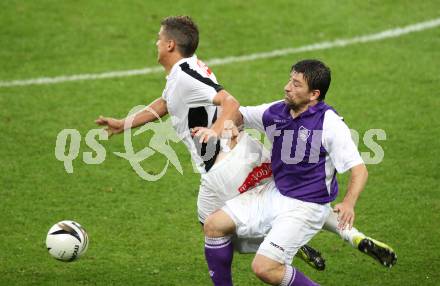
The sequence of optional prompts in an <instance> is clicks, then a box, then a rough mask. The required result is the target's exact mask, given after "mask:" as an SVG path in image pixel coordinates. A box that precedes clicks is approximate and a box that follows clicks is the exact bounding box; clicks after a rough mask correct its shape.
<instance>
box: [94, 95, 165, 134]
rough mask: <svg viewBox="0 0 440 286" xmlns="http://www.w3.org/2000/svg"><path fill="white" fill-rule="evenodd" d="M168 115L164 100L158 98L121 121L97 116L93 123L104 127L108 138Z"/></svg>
mask: <svg viewBox="0 0 440 286" xmlns="http://www.w3.org/2000/svg"><path fill="white" fill-rule="evenodd" d="M167 113H168V109H167V103H166V101H165V100H164V99H162V98H158V99H156V100H155V101H153V102H152V103H151V104H150V105H148V106H147V107H146V108H144V109H143V110H141V111H139V112H137V113H135V114H133V115H130V116H128V117H126V118H123V119H116V118H111V117H104V116H99V118H98V119H96V120H95V123H96V124H98V125H101V126H105V128H104V129H105V130H106V131H107V132H108V134H109V136H111V135H113V134H118V133H121V132H122V131H124V130H125V129H129V128H136V127H138V126H140V125H143V124H145V123H148V122H151V121H155V120H157V119H158V117H160V118H161V117H163V116H165V115H166V114H167Z"/></svg>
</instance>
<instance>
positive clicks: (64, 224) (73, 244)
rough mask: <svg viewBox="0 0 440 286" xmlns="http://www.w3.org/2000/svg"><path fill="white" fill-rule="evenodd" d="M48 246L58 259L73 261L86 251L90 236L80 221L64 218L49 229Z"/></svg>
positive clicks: (51, 253)
mask: <svg viewBox="0 0 440 286" xmlns="http://www.w3.org/2000/svg"><path fill="white" fill-rule="evenodd" d="M46 246H47V250H48V251H49V253H50V255H52V256H53V257H55V258H56V259H59V260H63V261H73V260H75V259H77V258H79V257H80V256H81V255H82V254H84V252H86V250H87V247H88V246H89V237H88V235H87V232H86V231H85V229H84V228H83V227H82V226H81V225H80V224H79V223H77V222H74V221H71V220H63V221H60V222H58V223H56V224H54V225H53V226H52V227H51V228H50V229H49V232H48V233H47V237H46Z"/></svg>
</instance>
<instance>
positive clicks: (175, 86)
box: [96, 16, 316, 263]
mask: <svg viewBox="0 0 440 286" xmlns="http://www.w3.org/2000/svg"><path fill="white" fill-rule="evenodd" d="M156 46H157V51H158V62H159V63H160V64H161V65H162V66H163V67H164V68H165V72H166V73H167V77H166V79H167V81H166V85H165V88H164V90H163V93H162V96H161V97H159V98H157V99H156V100H155V101H153V102H152V103H151V104H149V105H148V107H147V108H145V109H144V110H142V111H140V112H138V113H136V114H134V115H131V116H130V117H127V118H124V119H115V118H109V117H102V116H101V117H100V118H98V119H97V120H96V123H97V124H99V125H102V126H106V130H107V132H108V133H109V135H112V134H118V133H121V132H123V131H124V130H125V129H128V128H135V127H138V126H141V125H143V124H146V123H148V122H151V121H155V120H157V119H158V117H163V116H165V115H166V114H169V115H170V116H171V120H172V125H173V128H174V129H175V131H176V133H177V135H178V136H179V137H180V138H181V140H182V141H183V142H184V144H185V145H186V146H187V148H188V150H189V151H190V153H191V157H192V160H193V161H194V163H195V165H196V167H197V169H198V171H199V172H200V173H201V176H202V180H201V185H200V189H199V195H198V200H197V209H198V217H199V221H200V222H201V223H204V221H205V219H206V217H207V216H208V215H209V214H211V213H212V212H214V211H215V210H217V209H219V208H221V207H222V206H223V205H224V202H225V201H227V200H229V199H231V198H233V197H235V196H237V195H238V194H240V193H239V192H238V191H234V190H226V189H220V188H215V189H211V188H208V187H207V186H206V185H205V182H206V181H207V180H206V179H204V176H206V174H207V173H209V170H210V169H211V168H212V166H213V165H214V163H215V160H216V158H217V156H218V154H219V152H220V150H221V148H222V147H221V146H220V141H218V140H217V138H220V134H221V132H222V130H223V127H224V123H225V121H226V120H228V119H232V117H233V116H234V115H235V114H237V112H238V107H239V104H238V102H237V101H236V100H235V99H234V98H233V97H232V96H231V95H230V94H229V93H228V92H226V91H225V90H224V89H223V88H222V87H221V86H220V85H219V84H218V82H217V79H216V77H215V75H214V73H213V72H212V71H211V70H210V69H209V68H208V67H207V66H206V65H205V64H204V63H203V62H202V61H200V60H199V59H198V58H197V56H196V55H195V54H194V53H195V51H196V49H197V46H198V29H197V26H196V25H195V24H194V22H193V21H192V20H191V19H190V18H189V17H187V16H177V17H168V18H165V19H164V20H163V21H162V22H161V28H160V31H159V34H158V40H157V42H156ZM218 108H220V109H221V110H222V112H221V114H219V113H218V111H217V110H218ZM196 126H204V127H207V129H204V130H201V131H199V132H198V133H197V134H195V139H194V138H193V137H192V135H191V132H190V130H191V129H192V128H193V127H196ZM306 254H307V253H306ZM308 254H310V255H316V253H315V254H314V253H308ZM301 258H303V259H304V260H305V261H306V262H307V263H310V261H309V260H307V259H309V257H304V256H302V257H301Z"/></svg>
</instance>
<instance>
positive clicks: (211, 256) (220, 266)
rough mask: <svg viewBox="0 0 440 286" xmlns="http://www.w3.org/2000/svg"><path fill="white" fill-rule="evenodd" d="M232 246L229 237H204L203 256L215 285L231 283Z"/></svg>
mask: <svg viewBox="0 0 440 286" xmlns="http://www.w3.org/2000/svg"><path fill="white" fill-rule="evenodd" d="M233 254H234V248H233V247H232V242H231V237H230V236H226V237H205V258H206V262H207V263H208V268H209V276H211V280H212V282H213V283H214V285H215V286H230V285H232V275H231V265H232V256H233Z"/></svg>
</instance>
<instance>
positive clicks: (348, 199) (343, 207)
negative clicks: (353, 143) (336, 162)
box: [333, 164, 368, 229]
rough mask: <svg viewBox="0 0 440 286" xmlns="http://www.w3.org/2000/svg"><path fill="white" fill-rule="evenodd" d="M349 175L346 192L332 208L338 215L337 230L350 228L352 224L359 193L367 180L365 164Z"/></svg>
mask: <svg viewBox="0 0 440 286" xmlns="http://www.w3.org/2000/svg"><path fill="white" fill-rule="evenodd" d="M350 171H351V175H350V180H349V183H348V190H347V193H346V194H345V197H344V199H343V201H342V202H341V203H339V204H336V205H335V206H334V208H333V210H334V211H335V212H337V213H338V219H339V226H338V227H339V228H340V229H345V228H346V227H347V226H348V228H349V229H351V228H352V226H353V223H354V218H355V214H354V207H355V205H356V201H357V200H358V198H359V195H360V193H361V192H362V191H363V190H364V187H365V184H366V183H367V179H368V171H367V168H366V167H365V164H359V165H356V166H354V167H352V168H351V169H350Z"/></svg>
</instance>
